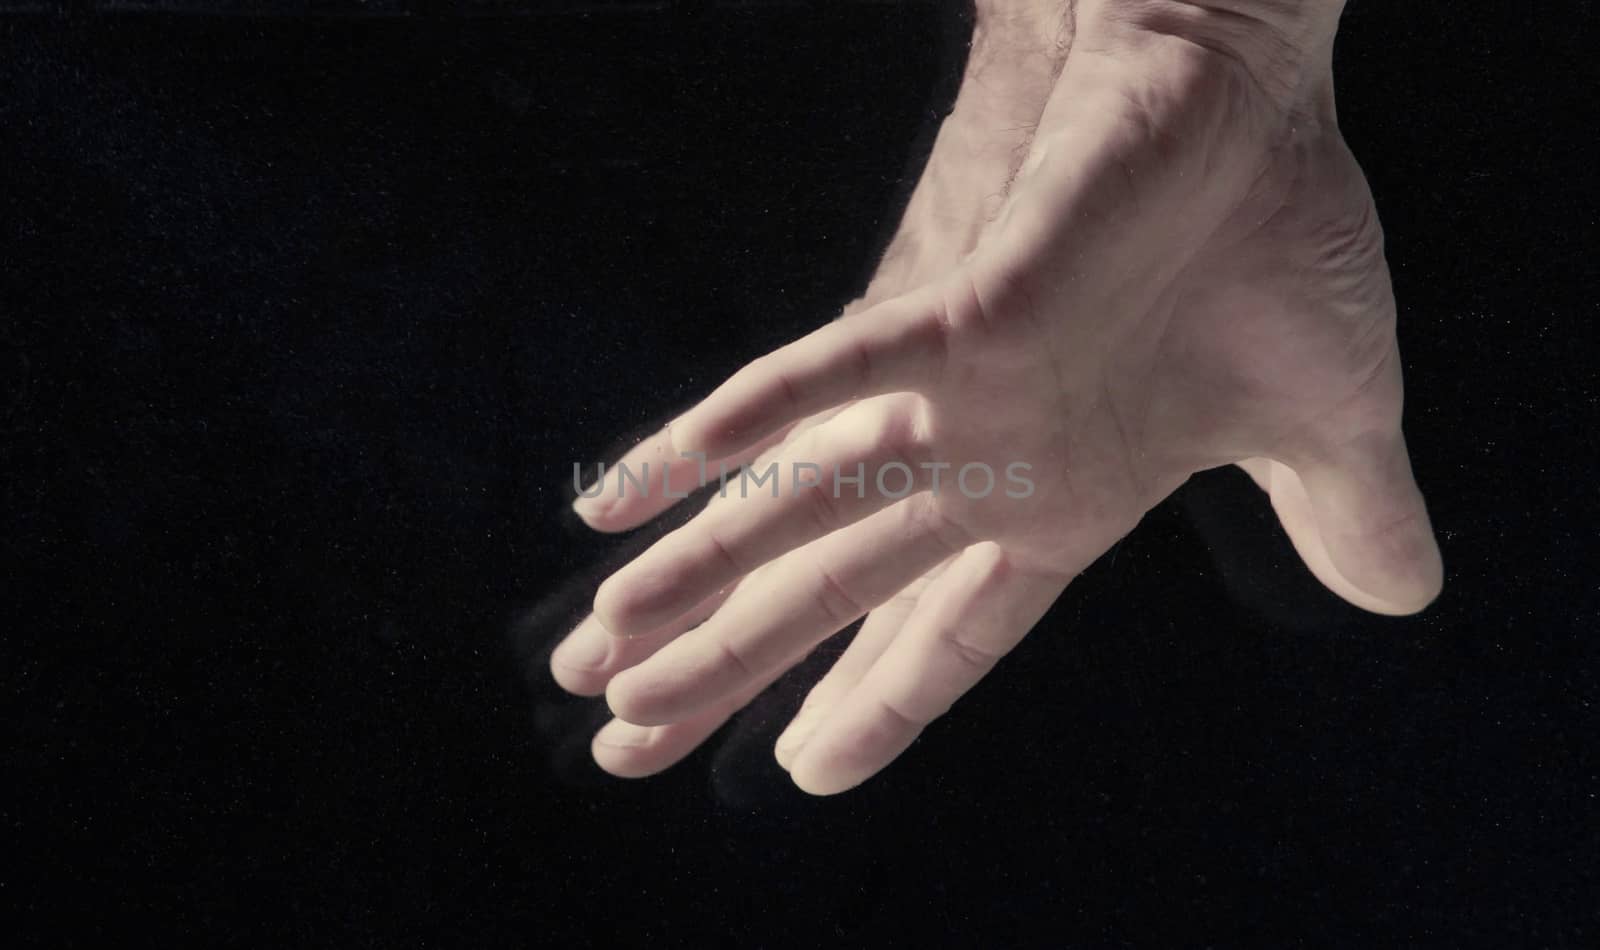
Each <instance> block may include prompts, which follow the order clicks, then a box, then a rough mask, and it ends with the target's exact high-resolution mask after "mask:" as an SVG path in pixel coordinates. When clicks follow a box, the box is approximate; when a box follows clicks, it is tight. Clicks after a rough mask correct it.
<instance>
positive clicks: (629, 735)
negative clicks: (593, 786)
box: [589, 719, 661, 778]
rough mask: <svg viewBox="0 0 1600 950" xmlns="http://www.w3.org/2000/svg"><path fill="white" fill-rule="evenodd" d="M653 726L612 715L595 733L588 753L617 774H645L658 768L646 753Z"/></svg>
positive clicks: (604, 767) (607, 770)
mask: <svg viewBox="0 0 1600 950" xmlns="http://www.w3.org/2000/svg"><path fill="white" fill-rule="evenodd" d="M654 738H655V729H654V728H652V727H649V726H640V725H635V724H634V723H631V722H625V721H623V720H621V719H613V720H611V721H610V722H608V723H606V724H605V725H604V726H603V727H601V729H600V731H599V732H597V733H595V736H594V739H593V740H591V742H590V743H589V753H590V755H591V756H592V757H593V758H594V762H595V764H596V765H598V766H599V767H600V768H601V769H602V770H603V771H605V772H606V773H608V774H610V775H614V776H616V777H617V778H644V777H646V776H649V775H653V774H655V773H656V772H659V771H661V767H660V766H658V765H657V764H656V763H654V762H652V761H650V759H649V757H648V755H647V754H646V753H647V752H648V751H649V749H650V748H651V743H652V740H653V739H654Z"/></svg>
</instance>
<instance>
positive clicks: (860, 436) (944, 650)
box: [551, 0, 1443, 794]
mask: <svg viewBox="0 0 1600 950" xmlns="http://www.w3.org/2000/svg"><path fill="white" fill-rule="evenodd" d="M1340 7H1341V4H1340V3H1339V2H1320V0H1312V2H1303V3H1296V2H1293V0H1229V2H1214V3H1209V4H1199V3H1186V2H1176V0H1137V2H1136V0H1079V2H1078V3H1077V4H1076V9H1075V10H1073V9H1070V8H1069V7H1068V5H1066V4H1064V3H1062V2H1061V0H1050V2H1043V0H1009V2H1007V0H989V2H984V3H980V4H979V7H978V11H977V12H978V19H977V35H976V36H975V38H974V47H973V55H972V57H971V62H970V64H969V67H968V74H967V76H966V78H965V82H964V85H963V87H962V90H961V93H960V95H959V97H958V100H957V103H956V107H955V110H954V112H953V113H952V115H951V116H950V117H949V119H947V121H946V123H945V125H944V127H943V128H942V129H941V131H940V135H939V138H938V140H937V142H936V144H935V147H934V150H933V154H932V156H931V158H930V160H929V164H928V167H927V170H926V172H925V174H924V177H923V179H922V181H921V182H920V183H919V184H918V187H917V189H916V191H915V192H914V194H913V198H912V200H911V203H910V205H909V207H908V209H907V212H906V215H905V218H904V220H903V221H902V223H901V229H900V232H899V233H898V234H897V236H896V238H895V240H894V241H893V242H892V244H891V247H890V251H889V253H888V254H887V255H886V257H885V260H884V262H883V263H882V265H881V266H880V268H879V271H878V273H877V275H876V276H875V278H874V280H873V281H872V283H871V285H870V287H869V289H868V291H867V293H866V295H865V296H864V297H863V298H862V299H861V300H859V301H857V302H856V303H855V304H853V305H852V306H851V307H849V308H847V312H846V314H845V316H844V317H842V318H841V319H839V320H836V321H833V322H832V323H829V324H828V325H826V326H824V327H822V328H821V329H819V330H817V331H816V332H814V333H812V334H810V335H809V336H806V337H804V338H802V339H801V340H798V341H796V342H795V343H793V344H791V345H789V346H787V347H784V348H782V349H780V350H778V351H776V352H774V353H772V354H769V355H767V356H765V357H762V358H761V359H759V360H757V361H755V362H753V363H751V364H750V365H748V366H747V367H745V369H743V370H741V371H740V372H739V373H737V374H735V375H734V376H733V377H732V378H731V379H729V380H728V381H727V382H726V383H724V384H723V385H722V386H721V387H719V388H718V389H717V390H716V391H714V392H713V393H712V394H711V395H710V396H709V397H707V398H706V399H705V400H704V401H702V402H701V403H700V404H698V405H696V406H695V407H693V408H692V409H690V410H689V411H688V412H686V413H684V414H682V415H681V416H679V417H678V418H677V419H675V420H674V421H673V422H672V424H670V425H669V426H667V427H666V428H665V429H663V430H662V431H661V432H660V433H658V434H657V435H655V436H653V437H652V438H650V439H647V440H646V441H645V442H644V443H642V444H641V445H640V446H638V447H637V448H635V449H634V450H633V451H632V452H630V453H629V455H628V456H627V457H626V458H625V459H624V460H623V461H626V462H628V463H630V464H633V465H635V466H637V464H638V463H640V462H643V461H654V462H655V463H656V464H657V465H660V464H663V463H670V464H671V468H670V471H671V481H672V484H673V486H674V487H675V488H689V487H693V484H694V482H695V480H696V479H697V478H698V474H699V465H698V463H697V462H696V461H694V460H692V459H684V458H681V457H680V454H681V453H690V452H703V453H705V454H706V455H707V456H708V457H709V458H711V459H713V460H715V459H726V460H729V461H730V465H731V464H732V463H738V462H744V461H749V460H751V459H754V458H759V459H760V460H761V462H762V464H765V462H766V461H767V460H776V461H779V462H780V463H783V464H785V465H787V463H789V462H791V461H795V460H803V461H806V462H812V463H817V464H820V465H822V466H823V467H824V468H825V469H827V470H831V469H832V468H833V467H838V468H840V469H843V470H847V471H853V470H854V469H855V466H856V465H857V463H865V464H866V466H867V470H868V471H869V472H870V471H874V470H876V468H877V467H879V466H880V465H882V464H884V463H885V462H890V461H900V462H904V463H906V464H907V466H908V467H909V468H910V469H912V470H913V471H914V472H920V473H923V478H922V480H920V481H919V482H918V483H917V484H916V485H915V486H914V487H915V489H916V490H915V491H914V492H913V493H912V494H910V495H909V496H908V497H906V498H903V499H893V498H888V497H885V496H883V495H881V494H879V493H877V492H870V491H869V492H867V493H866V497H864V498H858V497H857V496H856V495H855V494H854V493H851V492H846V493H844V494H842V495H840V496H839V497H834V493H833V492H831V491H830V490H829V489H830V488H831V486H830V485H828V484H827V483H826V480H824V484H823V485H821V486H819V487H818V488H816V489H804V490H799V491H791V490H787V486H786V490H785V491H784V492H783V493H782V496H781V497H780V498H777V499H773V498H771V497H770V496H768V495H767V494H766V493H755V494H753V495H751V497H749V498H739V497H736V496H730V497H728V498H726V499H713V501H712V503H711V504H710V505H708V506H707V507H706V509H705V510H704V511H703V512H701V513H700V514H698V515H697V516H696V517H695V518H694V519H693V520H691V521H690V522H689V523H688V524H686V525H685V526H684V527H682V528H680V529H679V530H677V531H675V532H673V533H671V534H669V535H667V536H666V537H664V538H663V539H662V540H661V541H659V542H658V543H657V544H655V545H654V546H653V547H651V548H650V549H649V550H648V551H646V552H645V553H644V554H643V555H641V556H640V557H639V558H637V559H636V560H634V561H633V562H632V563H630V564H628V565H627V566H625V567H624V568H622V569H621V570H620V571H618V572H617V573H616V574H614V575H613V576H612V577H610V578H609V579H607V580H606V581H605V583H604V584H602V585H601V587H600V589H599V591H598V592H597V594H596V597H595V605H594V613H593V615H592V616H590V617H589V618H587V619H586V620H585V621H584V622H583V623H582V624H580V625H579V627H578V628H577V629H576V630H574V631H573V632H572V633H571V634H570V635H569V636H568V638H567V639H566V640H565V641H564V642H563V643H562V644H561V645H560V646H559V647H558V648H557V650H556V651H555V653H554V655H553V657H552V661H551V668H552V672H553V673H554V675H555V677H556V679H557V680H558V682H560V683H561V685H562V686H563V687H565V688H567V689H569V690H571V691H573V692H575V693H579V694H584V695H598V694H601V693H604V694H605V696H606V699H607V701H608V702H609V704H610V706H611V709H612V711H613V713H614V714H615V716H616V719H614V720H613V721H612V722H611V723H609V724H608V725H606V726H605V727H604V728H603V729H602V730H601V731H600V732H599V733H598V734H597V736H596V737H595V741H594V745H593V751H594V756H595V760H596V762H598V763H599V765H600V766H601V767H602V768H604V769H606V770H607V771H609V772H612V773H614V774H616V775H620V776H642V775H648V774H651V773H654V772H656V771H659V770H661V769H663V768H666V767H667V766H669V765H671V764H673V763H674V762H676V761H678V760H679V759H681V758H682V757H683V756H685V755H687V754H688V753H689V752H690V751H692V750H693V749H694V748H695V747H696V746H697V745H698V744H699V743H701V742H702V741H704V740H705V739H706V738H707V737H708V736H709V735H710V734H711V733H712V732H714V731H715V730H716V728H717V727H718V726H720V725H721V724H722V723H723V722H724V721H725V720H726V719H727V718H728V717H729V716H731V715H732V714H733V713H735V712H736V711H738V709H740V708H741V707H743V706H744V705H745V704H746V703H747V702H749V701H750V699H752V698H753V697H754V696H755V695H757V694H758V693H759V692H760V691H761V690H763V689H764V688H766V687H767V686H768V685H770V684H771V682H772V681H773V680H775V679H776V678H777V677H778V676H780V675H782V673H784V672H785V671H786V670H787V669H789V668H790V667H791V666H793V665H794V664H795V663H796V662H798V661H799V660H800V659H801V658H803V657H804V656H805V655H806V654H807V653H809V652H810V651H811V650H812V649H813V648H814V647H815V646H816V645H817V644H818V643H820V642H821V641H823V640H825V639H826V638H828V637H829V636H831V635H833V634H835V633H837V632H838V631H839V630H841V629H843V628H844V627H846V626H848V625H850V624H851V623H853V622H854V621H856V620H857V619H860V618H862V617H863V616H864V617H865V618H866V619H865V621H864V622H863V623H862V626H861V628H860V630H859V631H858V632H857V633H856V634H855V636H854V638H853V640H852V641H851V643H850V645H849V646H848V648H847V649H846V651H845V652H844V654H843V656H842V657H841V658H840V659H839V660H838V661H837V663H836V664H835V666H834V667H833V668H832V670H831V671H830V672H829V673H828V674H827V675H825V676H824V677H823V679H822V680H820V681H819V682H818V683H817V684H816V685H815V686H814V687H813V688H812V690H811V693H810V695H809V696H808V698H807V700H806V702H805V703H804V705H803V706H802V708H801V710H800V712H799V713H798V715H797V716H796V717H795V719H794V721H793V722H792V723H791V724H790V726H789V728H788V729H787V730H785V732H784V733H783V734H782V735H781V736H780V737H779V739H778V741H777V744H776V749H775V755H776V758H777V760H778V762H779V764H780V765H782V766H783V767H784V768H785V769H787V770H788V771H789V774H790V775H791V777H792V778H793V780H794V782H795V784H796V785H798V786H799V787H800V788H801V789H803V790H805V791H808V792H812V793H815V794H832V793H836V792H840V791H844V790H846V789H849V788H851V787H854V786H855V785H857V784H859V783H861V782H862V781H864V780H866V779H867V778H869V777H871V776H872V775H873V774H875V773H876V772H878V771H879V770H881V769H882V768H884V767H885V766H886V765H888V764H889V763H890V762H891V761H892V760H893V759H894V758H895V757H896V756H898V755H899V754H900V753H901V752H903V751H904V750H905V749H906V748H907V747H908V746H909V745H910V744H911V742H912V741H913V740H914V739H915V738H916V737H917V735H918V734H919V733H920V732H921V731H922V729H923V728H924V727H926V726H927V725H928V724H929V723H930V722H932V721H933V720H934V719H936V718H937V717H939V716H941V715H943V714H944V713H946V712H947V711H948V710H950V708H951V707H952V705H953V704H954V703H955V702H956V700H957V699H958V698H959V697H960V696H961V695H962V694H963V693H965V692H966V691H967V690H968V689H970V688H971V687H972V686H973V685H974V684H975V683H977V682H978V681H979V680H980V679H981V678H983V677H984V676H986V675H988V674H989V673H990V672H991V670H993V669H994V667H995V666H996V665H997V664H998V663H999V661H1000V660H1001V659H1002V658H1003V657H1004V656H1005V655H1006V653H1007V652H1009V651H1010V650H1011V649H1012V648H1013V647H1014V646H1015V645H1016V644H1017V643H1018V642H1019V641H1020V640H1021V639H1022V638H1023V637H1024V636H1026V635H1027V634H1028V632H1029V631H1030V630H1031V629H1032V628H1033V626H1034V625H1035V623H1037V621H1038V620H1039V619H1040V617H1042V616H1043V614H1044V613H1045V611H1046V610H1047V609H1048V608H1049V606H1050V605H1051V603H1052V602H1054V600H1055V599H1056V598H1057V597H1058V596H1059V595H1060V594H1061V592H1062V591H1063V590H1064V589H1065V588H1066V586H1067V585H1068V584H1069V583H1071V581H1072V580H1073V578H1075V577H1076V576H1077V575H1078V574H1080V573H1081V572H1082V571H1083V570H1084V569H1085V568H1086V567H1087V566H1088V565H1089V564H1091V563H1092V562H1093V561H1094V560H1095V559H1097V558H1098V557H1099V556H1100V555H1101V554H1103V553H1104V552H1105V551H1106V550H1108V549H1109V548H1110V547H1111V545H1113V544H1114V543H1116V541H1117V540H1119V539H1120V538H1122V537H1123V536H1124V535H1126V534H1127V533H1128V532H1129V531H1131V530H1132V529H1133V528H1134V527H1135V526H1136V525H1137V524H1138V522H1139V520H1140V518H1141V517H1142V516H1143V515H1144V514H1145V512H1147V511H1148V510H1149V509H1150V508H1151V507H1153V506H1154V505H1155V504H1157V503H1158V502H1160V501H1161V500H1162V499H1163V498H1165V497H1166V496H1167V495H1169V494H1170V493H1171V492H1173V491H1174V490H1176V489H1177V488H1178V487H1179V486H1181V485H1182V484H1183V483H1184V481H1185V480H1187V479H1188V478H1189V477H1190V476H1191V475H1193V474H1194V473H1196V472H1199V471H1202V470H1205V469H1210V468H1215V467H1218V466H1223V465H1229V464H1234V465H1239V466H1240V467H1241V468H1243V469H1244V470H1245V471H1246V472H1248V473H1249V474H1250V475H1251V477H1252V478H1254V479H1255V481H1256V483H1257V484H1258V485H1260V486H1261V487H1262V489H1263V490H1264V491H1265V492H1266V493H1267V495H1268V497H1269V498H1270V501H1271V504H1272V506H1273V508H1274V509H1275V511H1276V512H1277V514H1278V517H1279V521H1280V523H1281V524H1282V526H1283V529H1284V530H1285V532H1286V533H1287V534H1288V536H1289V538H1290V540H1291V541H1292V542H1293V544H1294V546H1295V548H1296V550H1298V551H1299V553H1300V554H1301V556H1302V557H1303V558H1304V560H1305V562H1306V564H1307V566H1308V567H1309V568H1310V570H1311V571H1312V572H1313V573H1314V574H1315V575H1316V576H1317V577H1318V578H1319V579H1320V580H1321V581H1322V582H1323V583H1324V584H1325V585H1326V586H1327V587H1328V588H1329V589H1330V590H1332V591H1333V592H1334V593H1336V594H1338V595H1339V596H1341V597H1343V598H1345V599H1346V600H1348V601H1350V602H1351V603H1353V604H1355V605H1356V606H1358V607H1361V608H1364V609H1366V610H1370V611H1373V612H1376V613H1381V614H1391V615H1401V614H1409V613H1414V612H1416V611H1419V610H1421V609H1423V608H1424V607H1425V606H1427V604H1428V603H1430V602H1431V601H1432V600H1433V599H1434V598H1435V597H1436V596H1437V595H1438V592H1439V590H1440V587H1441V584H1442V577H1443V569H1442V565H1441V561H1440V556H1439V551H1438V547H1437V545H1436V543H1435V541H1434V537H1433V532H1432V528H1431V526H1430V524H1429V521H1428V515H1427V511H1426V508H1425V506H1424V504H1423V499H1422V495H1421V493H1420V492H1419V490H1418V488H1417V486H1416V484H1415V482H1414V480H1413V478H1412V474H1411V465H1410V460H1409V456H1408V455H1407V452H1406V447H1405V440H1404V438H1403V436H1402V433H1401V428H1400V418H1401V397H1402V385H1401V376H1400V361H1399V353H1398V349H1397V346H1396V342H1395V320H1396V307H1395V301H1394V297H1393V293H1392V291H1391V288H1390V282H1389V275H1388V270H1387V265H1386V264H1385V260H1384V255H1383V239H1382V231H1381V228H1380V227H1379V225H1378V219H1377V215H1376V212H1375V211H1374V209H1373V205H1372V199H1371V196H1370V194H1369V192H1368V190H1367V186H1366V181H1365V178H1364V176H1363V175H1362V173H1361V170H1360V168H1359V166H1358V165H1357V164H1356V161H1355V159H1354V158H1353V157H1352V156H1351V154H1350V152H1349V150H1348V149H1347V148H1346V147H1345V144H1344V141H1343V139H1342V137H1341V136H1340V134H1339V130H1338V127H1337V123H1336V119H1335V111H1334V102H1333V83H1332V73H1331V49H1332V39H1333V33H1334V29H1335V27H1336V25H1337V22H1338V15H1339V12H1340ZM949 459H954V460H958V462H959V461H964V460H975V459H981V460H994V461H995V463H996V464H995V467H996V468H997V469H1002V468H1003V467H1004V465H1005V464H1006V462H1008V461H1011V460H1013V459H1025V460H1027V461H1028V462H1029V463H1030V465H1031V466H1032V470H1031V472H1030V478H1031V479H1032V481H1033V483H1034V485H1035V490H1034V493H1033V494H1032V495H1031V497H1029V498H1027V499H1025V500H1020V501H1018V500H1008V499H1005V498H995V497H990V498H986V499H981V500H979V499H973V498H970V497H967V496H966V495H965V494H963V493H961V492H956V491H950V490H948V488H946V490H944V491H941V492H938V493H934V492H933V491H931V490H930V489H931V486H930V485H929V484H928V483H927V480H926V472H927V468H926V467H925V466H922V465H920V463H922V462H926V461H931V460H949ZM946 477H947V479H948V476H946ZM671 502H672V499H670V498H663V497H662V496H661V495H660V493H657V494H656V495H655V496H654V497H651V498H649V499H644V498H640V497H637V496H636V495H635V496H628V497H625V498H623V499H620V500H619V499H617V498H616V496H615V495H614V493H607V494H604V495H602V496H601V497H600V498H597V499H593V500H580V501H579V503H578V506H577V510H578V513H579V514H580V516H582V517H583V519H584V520H585V521H586V522H587V523H588V524H589V525H590V526H591V527H593V528H595V529H596V530H600V531H620V530H626V529H628V528H631V527H635V526H637V525H638V524H641V523H643V522H644V521H646V520H648V519H649V518H651V517H653V516H654V515H656V514H658V513H660V511H661V510H663V509H664V508H665V507H666V506H667V505H668V504H670V503H671Z"/></svg>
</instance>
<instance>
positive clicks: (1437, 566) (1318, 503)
mask: <svg viewBox="0 0 1600 950" xmlns="http://www.w3.org/2000/svg"><path fill="white" fill-rule="evenodd" d="M1241 467H1243V468H1244V469H1245V470H1246V471H1247V472H1249V473H1250V475H1251V476H1252V477H1253V478H1255V480H1256V483H1257V484H1259V485H1261V487H1262V488H1263V489H1264V490H1265V491H1266V492H1267V493H1268V494H1269V495H1270V496H1271V498H1272V507H1273V509H1274V510H1275V511H1276V512H1277V514H1278V520H1279V521H1280V522H1281V523H1282V524H1283V528H1284V531H1285V532H1287V533H1288V535H1289V539H1290V541H1291V542H1293V544H1294V546H1295V550H1296V551H1298V552H1299V553H1300V556H1301V558H1302V559H1303V560H1304V561H1305V562H1306V566H1307V567H1309V568H1310V569H1311V572H1312V573H1313V574H1315V575H1316V576H1317V579H1318V580H1320V581H1322V583H1323V584H1325V585H1326V586H1327V587H1328V588H1329V589H1330V590H1332V591H1333V592H1334V593H1335V594H1338V595H1339V596H1340V597H1343V598H1344V599H1345V600H1348V601H1350V602H1351V603H1352V604H1355V605H1356V606H1357V607H1361V608H1363V609H1365V610H1370V611H1373V612H1375V613H1382V614H1392V615H1404V614H1412V613H1416V612H1418V611H1420V610H1422V609H1423V608H1424V607H1426V606H1427V605H1428V604H1429V603H1431V602H1432V601H1433V600H1434V598H1435V597H1437V596H1438V595H1439V590H1440V588H1441V587H1442V586H1443V579H1444V566H1443V561H1442V559H1441V558H1440V555H1439V546H1438V543H1437V542H1436V541H1435V540H1434V536H1433V526H1432V524H1431V522H1430V521H1429V520H1428V510H1427V506H1426V505H1425V504H1424V502H1423V499H1422V492H1421V491H1420V490H1419V489H1418V488H1417V483H1416V480H1415V479H1414V478H1413V477H1412V473H1411V460H1410V456H1409V455H1408V454H1407V452H1406V446H1405V439H1404V437H1403V436H1402V435H1401V434H1400V432H1399V430H1398V428H1396V429H1395V430H1394V431H1393V432H1392V433H1385V434H1369V435H1363V436H1361V437H1359V438H1357V439H1354V440H1352V441H1350V442H1347V443H1345V444H1343V445H1341V446H1340V447H1339V448H1338V449H1337V450H1335V451H1332V452H1328V453H1319V455H1318V457H1316V458H1314V459H1309V460H1306V459H1297V460H1296V464H1295V466H1294V467H1293V468H1291V467H1290V466H1288V465H1286V464H1284V463H1283V462H1279V461H1274V460H1267V459H1251V460H1248V461H1247V462H1244V463H1241Z"/></svg>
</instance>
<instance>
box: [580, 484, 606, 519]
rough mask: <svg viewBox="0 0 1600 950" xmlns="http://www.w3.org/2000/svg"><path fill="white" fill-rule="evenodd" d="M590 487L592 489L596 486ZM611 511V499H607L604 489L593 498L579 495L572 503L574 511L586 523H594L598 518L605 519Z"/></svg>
mask: <svg viewBox="0 0 1600 950" xmlns="http://www.w3.org/2000/svg"><path fill="white" fill-rule="evenodd" d="M589 487H590V488H591V489H592V488H593V487H594V486H593V485H591V486H589ZM610 509H611V499H609V498H607V497H606V494H605V491H604V489H602V490H601V491H600V493H599V494H596V495H593V496H589V495H579V496H578V497H577V498H576V499H575V500H574V501H573V502H572V510H573V511H575V512H577V513H578V517H580V518H582V519H583V520H585V521H594V520H595V519H597V518H603V517H605V514H606V512H607V511H609V510H610Z"/></svg>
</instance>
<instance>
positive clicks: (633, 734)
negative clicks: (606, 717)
mask: <svg viewBox="0 0 1600 950" xmlns="http://www.w3.org/2000/svg"><path fill="white" fill-rule="evenodd" d="M652 731H653V730H652V728H651V727H650V726H636V725H634V724H633V723H631V722H623V721H622V720H621V719H613V720H611V721H610V722H608V723H606V724H605V726H604V727H603V728H602V729H601V730H600V731H599V732H597V733H595V736H594V741H595V742H596V743H597V744H599V745H608V746H611V747H612V748H614V749H637V748H638V747H640V746H642V745H645V744H647V743H649V741H650V734H651V732H652Z"/></svg>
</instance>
